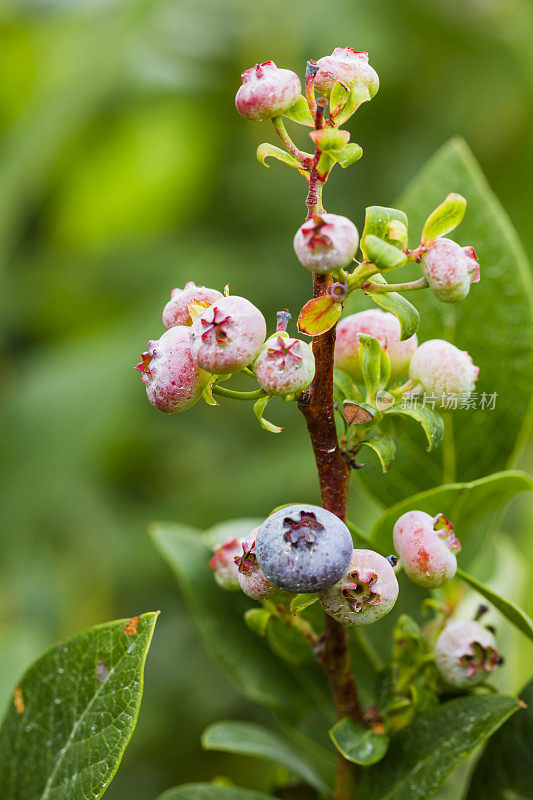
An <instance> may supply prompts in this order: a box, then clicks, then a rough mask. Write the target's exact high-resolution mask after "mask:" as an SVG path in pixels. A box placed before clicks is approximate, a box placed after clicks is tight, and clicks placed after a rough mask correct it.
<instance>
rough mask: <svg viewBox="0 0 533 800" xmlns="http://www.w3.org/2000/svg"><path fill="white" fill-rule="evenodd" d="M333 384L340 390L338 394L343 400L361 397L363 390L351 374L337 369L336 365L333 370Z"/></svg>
mask: <svg viewBox="0 0 533 800" xmlns="http://www.w3.org/2000/svg"><path fill="white" fill-rule="evenodd" d="M333 385H334V389H336V390H337V391H338V394H339V396H340V398H341V399H342V400H344V399H346V400H360V399H361V392H360V391H359V388H358V386H357V384H355V383H354V381H353V379H352V378H351V376H350V375H348V373H347V372H343V371H342V370H341V369H337V368H336V367H335V369H334V370H333Z"/></svg>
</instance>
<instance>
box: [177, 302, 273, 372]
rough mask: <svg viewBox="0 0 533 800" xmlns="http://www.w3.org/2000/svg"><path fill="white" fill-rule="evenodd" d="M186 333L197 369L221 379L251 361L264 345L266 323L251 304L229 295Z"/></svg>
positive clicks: (203, 315) (207, 310) (200, 317)
mask: <svg viewBox="0 0 533 800" xmlns="http://www.w3.org/2000/svg"><path fill="white" fill-rule="evenodd" d="M189 330H190V334H191V342H192V344H191V353H192V357H193V359H194V360H195V362H196V363H197V364H198V366H199V367H201V368H202V369H205V370H207V371H208V372H212V373H215V374H216V375H224V374H226V373H230V372H237V371H238V370H240V369H242V368H243V367H245V366H246V365H247V364H249V363H250V362H251V361H253V359H254V358H255V356H256V355H257V353H258V352H259V350H260V349H261V345H262V344H263V342H264V341H265V336H266V322H265V318H264V317H263V315H262V314H261V312H260V311H259V309H258V308H256V307H255V306H254V305H253V303H250V301H249V300H246V298H244V297H237V296H234V295H230V296H229V297H223V298H222V300H218V301H217V302H216V303H213V305H211V306H209V308H207V309H206V310H205V311H204V312H203V313H202V314H200V316H199V317H197V318H196V319H195V321H194V322H193V324H192V326H191V328H190V329H189Z"/></svg>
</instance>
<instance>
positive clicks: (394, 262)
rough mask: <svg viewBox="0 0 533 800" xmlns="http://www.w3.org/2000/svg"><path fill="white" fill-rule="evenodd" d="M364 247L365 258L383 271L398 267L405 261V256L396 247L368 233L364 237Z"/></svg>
mask: <svg viewBox="0 0 533 800" xmlns="http://www.w3.org/2000/svg"><path fill="white" fill-rule="evenodd" d="M364 248H365V253H366V256H365V257H366V260H367V261H371V262H372V263H373V264H375V265H376V267H379V269H380V270H381V271H382V272H384V271H385V270H391V269H398V267H403V265H404V264H405V263H406V262H407V256H406V255H405V253H404V252H403V251H402V250H400V249H399V248H398V247H394V246H393V245H392V244H388V242H384V241H383V239H378V237H377V236H373V235H372V234H369V236H367V237H366V238H365V241H364Z"/></svg>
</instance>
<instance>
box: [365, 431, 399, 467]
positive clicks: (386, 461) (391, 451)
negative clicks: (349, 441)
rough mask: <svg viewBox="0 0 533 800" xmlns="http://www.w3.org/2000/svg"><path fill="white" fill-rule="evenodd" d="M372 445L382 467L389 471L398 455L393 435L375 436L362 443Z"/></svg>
mask: <svg viewBox="0 0 533 800" xmlns="http://www.w3.org/2000/svg"><path fill="white" fill-rule="evenodd" d="M361 444H362V445H366V446H367V447H370V448H371V450H373V451H374V453H375V454H376V455H377V457H378V458H379V463H380V464H381V469H382V470H383V472H387V470H388V469H389V467H390V466H391V464H392V462H393V461H394V457H395V455H396V442H395V441H394V439H393V438H392V436H374V437H373V438H372V439H366V441H364V442H362V443H361Z"/></svg>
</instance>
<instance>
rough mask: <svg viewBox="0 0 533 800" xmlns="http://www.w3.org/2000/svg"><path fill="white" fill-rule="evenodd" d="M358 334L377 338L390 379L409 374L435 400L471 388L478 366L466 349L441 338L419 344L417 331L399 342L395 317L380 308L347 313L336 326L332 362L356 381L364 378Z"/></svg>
mask: <svg viewBox="0 0 533 800" xmlns="http://www.w3.org/2000/svg"><path fill="white" fill-rule="evenodd" d="M360 333H364V334H368V335H369V336H373V337H374V338H375V339H378V340H379V341H380V343H381V346H382V348H383V350H385V351H386V352H387V354H388V356H389V360H390V364H391V375H390V380H391V381H395V380H398V379H400V378H401V377H402V376H404V375H407V374H409V378H410V379H411V380H412V384H413V386H412V390H413V391H414V392H416V391H420V390H424V391H426V392H428V393H434V394H435V395H436V396H437V402H441V401H442V399H443V397H444V396H445V395H449V394H461V395H468V394H470V393H471V392H472V391H473V389H474V385H475V381H476V379H477V376H478V372H479V369H478V367H476V366H474V364H473V363H472V359H471V357H470V356H469V355H468V353H467V352H466V351H464V350H459V348H457V347H455V345H453V344H451V343H450V342H446V341H445V340H444V339H430V340H429V341H427V342H423V343H422V344H421V345H419V344H418V339H417V336H416V334H413V336H411V337H410V338H409V339H405V340H403V341H402V340H401V339H400V336H401V329H400V323H399V321H398V319H397V317H395V316H394V314H391V313H389V312H386V311H380V310H379V309H369V310H368V311H360V312H358V313H356V314H350V315H349V316H348V317H345V318H344V319H343V320H341V322H339V324H338V326H337V337H336V343H335V365H336V366H337V367H339V369H342V370H343V371H344V372H347V373H348V374H349V375H351V377H352V378H353V379H354V380H355V381H356V382H357V383H361V382H362V380H363V374H362V370H361V364H360V360H359V338H358V337H359V334H360Z"/></svg>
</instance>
